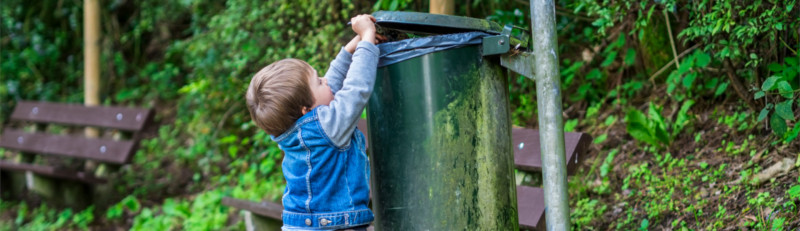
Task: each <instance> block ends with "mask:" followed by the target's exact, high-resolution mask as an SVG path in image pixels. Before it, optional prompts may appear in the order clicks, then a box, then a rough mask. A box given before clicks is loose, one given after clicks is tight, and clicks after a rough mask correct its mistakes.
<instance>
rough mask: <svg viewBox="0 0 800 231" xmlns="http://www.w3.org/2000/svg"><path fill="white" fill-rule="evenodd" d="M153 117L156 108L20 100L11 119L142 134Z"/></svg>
mask: <svg viewBox="0 0 800 231" xmlns="http://www.w3.org/2000/svg"><path fill="white" fill-rule="evenodd" d="M152 115H153V110H152V109H142V108H129V107H111V106H97V107H87V106H84V105H80V104H59V103H49V102H34V101H19V102H17V106H16V107H15V108H14V112H13V113H12V114H11V120H13V121H31V122H37V123H57V124H68V125H79V126H94V127H106V128H115V129H120V130H125V131H140V130H142V128H143V127H144V125H145V123H146V122H147V121H148V120H149V119H150V117H151V116H152Z"/></svg>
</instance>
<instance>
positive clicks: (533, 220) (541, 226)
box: [517, 185, 546, 230]
mask: <svg viewBox="0 0 800 231" xmlns="http://www.w3.org/2000/svg"><path fill="white" fill-rule="evenodd" d="M517 211H518V216H519V228H520V229H532V230H545V220H546V219H545V217H544V190H543V189H542V188H534V187H528V186H522V185H518V186H517Z"/></svg>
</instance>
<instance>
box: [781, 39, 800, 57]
mask: <svg viewBox="0 0 800 231" xmlns="http://www.w3.org/2000/svg"><path fill="white" fill-rule="evenodd" d="M777 37H778V39H780V40H781V43H783V45H784V46H786V48H788V49H789V50H790V51H792V53H794V55H797V51H795V50H793V49H792V47H791V46H789V44H786V41H783V38H781V36H777Z"/></svg>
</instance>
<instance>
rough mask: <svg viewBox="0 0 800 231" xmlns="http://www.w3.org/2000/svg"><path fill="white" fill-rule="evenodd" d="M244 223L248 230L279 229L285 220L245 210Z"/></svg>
mask: <svg viewBox="0 0 800 231" xmlns="http://www.w3.org/2000/svg"><path fill="white" fill-rule="evenodd" d="M244 225H245V227H246V228H247V231H258V230H264V231H279V230H281V226H283V222H282V221H279V220H275V219H272V218H267V217H262V216H259V215H258V214H253V213H251V212H250V211H244Z"/></svg>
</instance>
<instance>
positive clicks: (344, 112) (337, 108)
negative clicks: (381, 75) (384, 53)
mask: <svg viewBox="0 0 800 231" xmlns="http://www.w3.org/2000/svg"><path fill="white" fill-rule="evenodd" d="M379 55H380V50H379V49H378V47H377V46H375V44H372V43H369V42H366V41H361V42H359V43H358V46H357V47H356V50H355V52H353V54H352V57H351V55H350V53H348V52H347V51H345V50H344V48H342V49H341V51H339V54H338V55H337V56H336V58H335V59H334V60H333V61H332V62H331V66H330V67H329V68H328V71H327V72H326V73H325V78H326V79H327V80H328V86H330V88H331V91H332V92H333V94H334V95H333V101H331V103H330V104H329V105H327V106H325V105H322V106H319V107H318V108H317V115H318V116H319V122H320V124H321V126H322V130H323V131H324V132H325V134H326V135H327V136H328V137H329V138H330V139H331V141H332V142H333V144H334V145H336V146H337V147H340V148H342V147H346V146H347V145H348V144H349V143H350V138H351V137H352V135H353V131H354V130H355V129H356V124H357V122H358V118H359V117H360V116H361V112H362V111H364V107H365V106H366V104H367V100H369V96H370V95H371V94H372V88H373V86H374V84H375V74H376V73H377V69H378V56H379Z"/></svg>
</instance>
